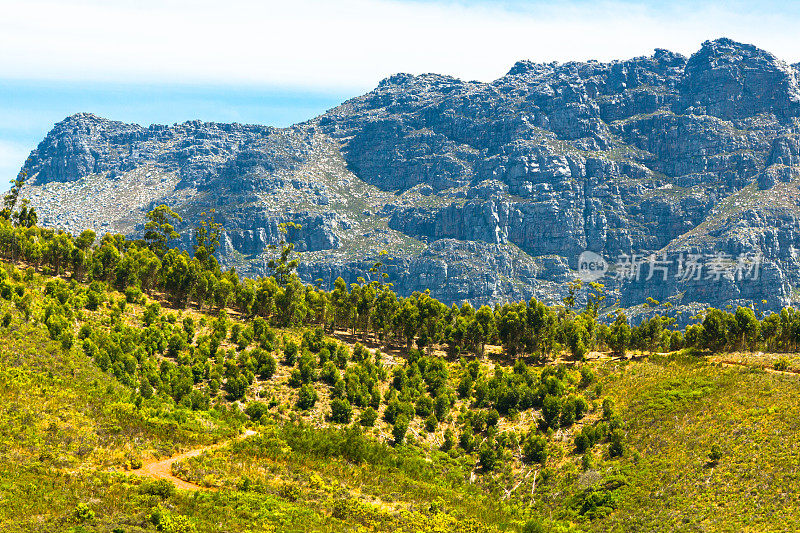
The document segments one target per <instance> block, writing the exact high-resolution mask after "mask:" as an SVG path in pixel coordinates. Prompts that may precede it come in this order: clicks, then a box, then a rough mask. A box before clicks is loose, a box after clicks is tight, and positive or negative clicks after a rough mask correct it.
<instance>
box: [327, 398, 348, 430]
mask: <svg viewBox="0 0 800 533" xmlns="http://www.w3.org/2000/svg"><path fill="white" fill-rule="evenodd" d="M352 416H353V408H352V407H351V406H350V402H348V401H347V399H343V398H334V399H333V400H332V401H331V420H332V421H333V422H336V423H338V424H348V423H350V418H351V417H352Z"/></svg>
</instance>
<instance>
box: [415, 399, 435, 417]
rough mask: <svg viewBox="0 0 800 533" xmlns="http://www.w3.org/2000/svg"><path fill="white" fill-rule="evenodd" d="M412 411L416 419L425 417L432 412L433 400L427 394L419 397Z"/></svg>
mask: <svg viewBox="0 0 800 533" xmlns="http://www.w3.org/2000/svg"><path fill="white" fill-rule="evenodd" d="M414 410H415V411H416V413H417V416H418V417H420V418H425V417H427V416H428V415H429V414H431V413H432V412H433V398H431V397H430V396H428V395H427V394H425V395H423V396H420V397H419V399H418V400H417V403H416V405H415V406H414Z"/></svg>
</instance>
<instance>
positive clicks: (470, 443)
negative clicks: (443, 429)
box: [458, 425, 475, 453]
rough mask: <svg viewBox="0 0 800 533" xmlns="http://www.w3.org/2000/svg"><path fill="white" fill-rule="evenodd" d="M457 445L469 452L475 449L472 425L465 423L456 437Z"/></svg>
mask: <svg viewBox="0 0 800 533" xmlns="http://www.w3.org/2000/svg"><path fill="white" fill-rule="evenodd" d="M458 445H459V446H461V448H462V449H463V450H464V451H465V452H467V453H469V452H471V451H472V450H473V449H475V435H474V434H473V433H472V426H470V425H467V426H466V427H465V428H464V430H463V431H462V432H461V435H460V436H459V437H458Z"/></svg>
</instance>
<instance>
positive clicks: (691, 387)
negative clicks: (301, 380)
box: [0, 280, 800, 532]
mask: <svg viewBox="0 0 800 533" xmlns="http://www.w3.org/2000/svg"><path fill="white" fill-rule="evenodd" d="M33 285H34V287H33V288H34V289H36V288H37V287H39V288H40V286H41V280H39V281H37V282H35V283H34V284H33ZM0 307H2V309H0V313H4V312H5V311H6V310H7V309H10V308H11V304H10V303H8V302H4V303H3V304H2V305H0ZM129 307H130V309H129V310H128V313H129V314H130V317H131V320H133V317H135V316H138V315H140V314H141V308H138V307H137V306H129ZM12 314H13V316H14V318H13V320H12V322H11V324H10V326H9V327H8V328H0V339H1V342H2V349H0V524H1V525H2V526H3V528H4V529H5V530H6V531H10V532H14V531H32V530H39V531H63V530H73V531H112V530H114V529H115V528H119V529H122V530H124V531H126V532H131V531H155V530H156V528H155V526H153V525H152V523H151V521H150V520H149V518H148V517H149V516H150V515H151V514H152V513H154V512H156V513H158V512H164V513H171V514H173V515H186V516H191V517H192V520H193V521H194V522H195V524H196V526H197V530H198V531H208V532H211V531H219V530H221V529H224V530H225V531H251V532H256V531H342V530H347V529H350V530H358V528H360V527H374V528H376V529H378V530H397V531H436V530H438V531H454V530H459V529H458V528H461V529H460V530H461V531H473V530H474V531H483V530H485V528H484V527H483V526H480V527H479V526H478V522H484V523H486V524H492V525H494V526H496V527H497V528H499V529H511V530H514V529H516V528H517V527H518V526H519V525H520V524H521V523H522V522H523V521H524V519H525V518H526V517H528V516H531V515H538V516H544V517H548V518H551V519H552V520H551V521H548V523H550V524H552V525H559V526H560V527H561V528H563V529H567V528H571V527H574V528H576V529H581V530H597V531H606V530H619V531H641V530H663V531H671V530H676V529H682V530H688V531H718V530H723V531H726V530H728V531H739V530H752V531H770V530H785V529H789V530H792V529H797V528H798V527H800V519H798V518H797V516H798V513H797V510H798V503H797V502H798V492H800V488H798V483H797V478H798V468H800V461H798V459H800V458H799V457H798V452H797V451H796V450H795V449H794V445H793V443H795V442H797V438H798V432H799V431H798V430H799V429H800V428H798V425H799V424H800V423H798V421H797V420H796V416H795V414H796V412H797V408H798V406H799V404H800V388H799V387H798V379H800V376H795V375H792V374H779V373H767V372H764V371H762V370H756V369H753V368H748V367H722V366H717V365H712V364H707V363H706V361H705V360H704V359H702V358H696V357H689V356H681V355H677V354H673V355H672V356H670V357H651V358H649V359H643V360H639V361H629V362H609V361H605V362H593V363H589V364H591V365H592V366H593V367H594V368H595V371H596V373H597V374H598V376H599V380H600V383H601V384H602V386H603V392H602V397H604V398H606V397H607V398H611V399H613V400H614V402H615V404H616V406H617V410H618V412H619V414H620V415H621V416H622V419H623V420H624V421H625V424H626V426H625V431H626V435H627V441H626V453H625V455H624V457H623V458H621V459H614V460H611V459H609V458H608V453H607V446H608V445H607V444H601V445H597V446H595V448H594V449H593V450H592V452H590V457H591V459H590V460H588V461H584V460H583V458H582V456H580V455H577V454H575V452H574V449H573V447H572V432H574V431H576V430H578V429H579V428H580V424H578V425H576V426H575V427H574V428H573V429H572V431H566V432H564V431H563V430H561V431H558V432H556V434H554V435H553V436H552V437H551V441H550V452H551V453H550V459H549V460H548V463H547V465H546V466H545V467H543V468H540V467H530V466H524V465H521V464H519V463H516V462H514V463H513V466H512V467H509V468H508V469H505V470H503V469H501V471H500V472H497V473H495V474H481V473H480V472H477V478H476V479H475V482H474V483H470V482H469V481H467V480H468V478H469V476H470V474H471V473H472V472H473V466H474V456H473V457H472V458H470V457H466V458H465V457H455V458H452V457H449V456H447V455H446V454H442V453H439V452H435V451H428V452H424V453H420V451H419V449H418V448H416V447H406V449H400V450H399V451H396V450H390V449H388V448H387V449H386V452H385V453H386V454H387V456H389V459H388V460H385V461H370V460H367V461H366V462H364V463H362V464H354V463H352V462H349V461H347V460H345V459H344V458H342V457H333V458H330V457H326V458H322V457H319V456H315V455H314V454H313V453H307V452H303V451H297V450H295V451H293V450H292V449H291V447H289V446H288V445H287V444H286V435H285V434H284V433H282V430H281V426H280V424H275V423H273V422H268V423H267V424H265V425H262V426H259V427H258V429H259V431H261V432H262V433H263V436H261V437H255V438H254V439H253V440H246V441H241V442H237V443H236V444H231V445H228V446H224V447H222V448H220V449H218V450H215V451H214V452H211V453H208V454H205V455H203V456H201V457H198V458H195V459H191V460H188V461H185V462H183V463H182V464H180V465H179V466H178V467H177V469H176V472H177V473H178V474H179V475H180V476H181V477H183V478H185V479H191V480H195V481H197V482H200V483H205V484H209V485H215V486H217V487H220V489H221V490H219V491H215V492H203V493H188V492H185V493H184V492H177V493H175V492H173V491H170V490H168V489H163V487H161V488H160V487H159V486H157V485H153V484H152V483H151V482H148V481H143V480H141V479H139V478H136V477H131V476H128V475H126V474H125V473H124V465H125V463H126V462H128V461H130V460H131V459H132V458H136V457H147V456H151V455H154V456H166V455H170V454H171V453H173V452H174V451H176V450H178V449H185V448H191V447H195V446H198V445H201V444H203V443H210V442H215V441H218V440H222V439H226V438H229V437H230V436H232V435H234V434H236V433H237V432H238V431H239V429H240V428H239V426H240V424H241V418H238V417H236V416H232V415H231V414H230V412H229V411H221V410H213V409H212V410H211V411H208V412H192V411H187V410H185V409H179V408H175V407H174V406H173V405H171V404H170V403H169V402H168V401H165V400H149V401H146V402H145V403H143V404H142V405H141V407H139V408H137V407H136V406H135V404H134V403H133V402H131V400H130V391H129V390H128V389H126V388H125V387H124V386H122V385H120V384H118V383H117V382H116V380H115V379H114V378H113V377H111V376H110V375H108V374H105V373H103V372H101V371H100V370H99V369H97V368H96V366H95V365H94V363H93V362H92V361H90V360H89V359H88V358H86V357H85V356H84V355H83V353H82V352H81V351H80V350H79V349H77V348H73V349H72V350H70V351H69V352H64V351H63V350H62V348H61V346H60V344H57V343H55V342H53V341H51V340H50V339H49V338H48V336H47V332H46V329H45V328H44V327H43V326H41V325H37V324H35V323H33V322H32V323H25V322H24V321H23V320H22V319H21V317H20V316H18V315H17V314H16V312H13V313H12ZM97 319H98V320H101V319H102V317H101V316H99V317H97ZM286 334H287V335H294V333H292V332H287V333H286ZM747 361H748V362H751V363H753V364H757V363H758V359H757V358H756V357H750V358H749V359H747ZM458 366H459V365H458V363H455V362H454V363H451V379H453V380H455V379H457V378H458V376H459V368H458ZM488 370H489V369H488V368H487V371H488ZM282 374H285V372H283V371H282ZM284 379H285V377H284ZM280 381H281V380H280V378H279V379H278V380H277V382H275V383H269V384H267V385H266V388H265V390H266V391H268V392H269V393H270V394H280V395H281V396H282V397H283V398H285V399H287V400H289V399H291V398H292V397H293V396H292V395H293V394H295V391H294V390H293V389H291V388H289V387H288V386H286V385H285V384H281V383H280ZM262 386H265V385H264V384H262ZM320 387H323V386H322V385H320ZM325 394H326V393H324V392H323V393H322V395H323V401H321V402H320V404H321V406H324V405H325V402H324V395H325ZM590 399H591V398H590ZM597 403H598V402H595V405H594V409H593V410H592V411H591V412H590V413H589V415H588V416H587V418H586V419H585V420H584V421H583V423H584V424H588V423H591V422H593V421H594V420H596V419H598V418H599V416H600V411H601V409H600V407H599V405H597ZM287 404H288V401H287ZM459 408H460V406H457V408H456V409H459ZM320 409H322V407H320ZM274 416H275V417H276V418H280V419H283V420H285V419H286V418H289V417H291V416H295V413H293V412H292V411H291V410H288V411H286V412H284V413H283V416H278V415H277V414H275V415H274ZM304 416H306V419H307V420H309V421H316V423H317V424H320V425H322V421H323V418H322V416H321V413H320V412H315V413H309V414H307V415H304ZM504 423H505V422H504ZM528 423H529V420H528V419H527V418H525V417H522V418H521V419H520V420H519V422H518V425H519V426H527V424H528ZM417 424H418V421H417ZM387 429H388V428H387V427H381V426H380V424H379V427H378V429H376V430H372V431H374V432H375V435H376V436H378V435H380V434H381V432H383V433H385V432H386V431H387ZM511 429H514V428H513V427H512V428H511ZM418 431H420V430H419V429H418ZM421 434H422V435H423V436H424V434H423V433H421ZM431 438H433V437H432V436H429V437H426V439H431ZM712 444H718V445H719V446H720V449H721V451H722V458H721V459H720V461H719V462H718V464H711V463H709V461H708V458H707V454H708V452H709V451H710V449H711V446H712ZM423 449H427V447H424V448H423ZM531 472H533V474H531ZM534 480H536V484H535V486H534V483H533V482H534ZM614 480H622V482H619V481H614ZM517 483H519V484H517ZM512 488H513V489H514V492H513V493H512V495H511V497H510V498H508V499H503V496H504V494H505V491H506V490H509V489H512ZM242 489H247V490H242ZM597 494H599V495H601V496H603V495H610V498H611V500H610V501H612V500H613V503H612V504H611V505H610V509H609V513H608V514H607V515H604V514H603V513H601V514H599V515H597V516H596V517H595V518H594V519H591V518H590V517H589V516H585V515H581V513H580V506H581V502H582V501H584V500H585V499H586V498H587V497H588V496H591V495H597ZM79 503H86V504H88V506H89V508H90V509H92V510H93V511H94V513H95V517H94V518H93V519H90V520H86V521H83V522H81V521H80V520H78V519H77V518H76V517H75V515H74V512H75V509H76V506H77V505H78V504H79ZM431 503H433V506H431ZM470 519H472V521H470Z"/></svg>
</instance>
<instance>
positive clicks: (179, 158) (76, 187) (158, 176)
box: [23, 39, 800, 312]
mask: <svg viewBox="0 0 800 533" xmlns="http://www.w3.org/2000/svg"><path fill="white" fill-rule="evenodd" d="M799 75H800V71H799V70H798V65H793V66H790V65H788V64H786V63H785V62H782V61H780V60H779V59H777V58H776V57H775V56H773V55H772V54H770V53H768V52H765V51H763V50H760V49H758V48H756V47H755V46H752V45H747V44H741V43H736V42H734V41H731V40H729V39H718V40H715V41H708V42H706V43H704V44H703V45H702V48H701V49H700V50H699V51H698V52H697V53H695V54H693V55H692V56H691V57H689V58H687V57H684V56H682V55H680V54H675V53H672V52H669V51H667V50H661V49H659V50H656V51H655V53H654V54H653V55H652V56H650V57H639V58H634V59H630V60H625V61H614V62H611V63H600V62H594V61H590V62H585V63H579V62H570V63H564V64H560V63H548V64H541V63H533V62H530V61H520V62H517V63H516V64H515V65H514V66H513V67H512V68H511V70H510V71H509V72H508V73H507V74H506V75H505V76H503V77H502V78H499V79H497V80H495V81H493V82H490V83H481V82H465V81H462V80H459V79H456V78H452V77H449V76H443V75H438V74H424V75H419V76H414V75H410V74H397V75H394V76H392V77H390V78H387V79H385V80H383V81H382V82H381V83H380V84H379V85H378V87H377V88H376V89H374V90H373V91H371V92H369V93H367V94H365V95H362V96H359V97H356V98H353V99H351V100H349V101H347V102H344V103H343V104H341V105H340V106H338V107H336V108H334V109H332V110H330V111H328V112H326V113H325V114H323V115H321V116H319V117H317V118H314V119H312V120H310V121H308V122H305V123H302V124H298V125H296V126H292V127H290V128H283V129H280V128H271V127H264V126H252V125H240V124H215V123H205V122H199V121H193V122H186V123H183V124H176V125H173V126H157V125H154V126H150V127H148V128H144V127H141V126H137V125H131V124H123V123H119V122H113V121H109V120H105V119H101V118H99V117H96V116H94V115H90V114H78V115H74V116H71V117H68V118H67V119H65V120H64V121H62V122H61V123H59V124H57V125H56V126H55V127H54V129H53V130H52V131H51V132H50V133H49V134H48V135H47V137H46V138H45V139H44V140H43V141H42V142H41V143H40V144H39V146H38V147H37V149H36V150H34V151H33V152H32V153H31V156H30V157H29V159H28V160H27V162H26V163H25V166H24V168H23V170H24V171H25V172H26V173H27V175H28V176H29V177H28V179H27V181H26V184H25V187H24V190H23V195H24V196H27V197H29V198H31V199H32V202H33V204H34V205H35V206H36V207H37V209H38V210H39V212H40V214H41V220H42V222H43V223H45V224H48V225H53V226H58V227H63V228H65V229H68V230H70V231H80V230H82V229H84V227H93V228H94V229H96V230H98V231H101V232H102V231H115V232H122V233H125V234H137V232H139V231H140V228H141V224H142V221H143V216H144V213H145V212H146V211H147V210H148V209H150V208H151V207H152V206H153V205H155V204H157V203H167V204H169V205H171V206H172V207H173V208H174V209H175V210H176V211H177V212H178V213H180V214H181V215H182V216H184V219H185V221H186V222H185V228H183V229H184V230H186V229H188V228H191V227H192V226H193V223H194V221H196V218H197V215H198V214H199V213H200V212H202V211H206V210H208V209H209V208H212V207H213V208H215V209H216V211H217V214H218V218H219V220H220V221H221V222H222V223H223V225H224V227H225V230H226V232H225V237H224V239H223V241H224V242H223V250H222V254H221V256H220V259H221V260H222V262H223V263H225V264H227V265H229V266H236V267H237V270H239V271H240V272H242V273H244V274H247V275H258V274H265V273H268V271H269V269H268V268H267V266H266V264H267V262H268V258H269V257H270V254H271V253H272V252H271V250H270V249H269V245H270V244H274V243H276V242H277V241H278V239H279V238H280V237H279V232H278V224H279V223H280V222H284V221H289V220H291V221H295V222H298V223H300V224H301V225H302V229H301V230H298V231H295V232H293V234H292V235H290V237H291V239H292V240H293V242H295V243H296V244H297V247H298V249H299V250H301V251H302V252H303V257H302V259H303V263H302V265H301V267H300V269H299V272H300V273H301V275H302V276H303V277H304V279H306V280H307V281H309V282H313V281H315V280H318V279H319V280H321V283H322V284H324V285H331V284H332V282H333V280H335V279H336V277H337V276H342V277H344V278H345V279H346V280H347V281H355V279H356V278H357V277H359V276H365V277H368V276H367V273H366V272H367V270H368V268H369V266H371V264H372V262H374V260H375V259H376V258H377V257H378V254H379V252H380V251H381V250H386V251H387V252H388V257H389V258H391V259H388V260H387V261H386V262H387V270H388V272H389V274H390V276H391V280H392V281H393V282H394V283H395V288H396V289H397V290H398V292H400V293H404V294H407V293H410V292H411V291H413V290H424V289H426V288H430V289H431V292H432V294H433V295H434V296H436V297H438V298H440V299H441V300H443V301H446V302H452V303H459V302H461V301H464V300H468V301H470V302H472V303H473V304H481V303H492V302H498V301H505V300H514V299H519V298H528V297H530V296H537V297H539V298H541V299H545V300H548V301H551V302H552V301H557V300H559V299H560V298H561V297H562V296H563V295H564V294H565V292H566V282H567V281H569V280H571V279H574V278H575V277H576V275H578V272H577V270H576V269H578V267H579V264H578V257H579V256H580V254H581V253H582V252H583V251H585V250H590V251H593V252H596V253H598V254H600V255H602V256H603V257H605V258H606V259H607V261H608V262H609V263H610V264H612V265H613V264H614V263H620V262H624V259H625V258H626V257H627V258H630V257H635V258H639V259H641V260H643V261H644V263H645V264H644V265H642V270H641V271H640V274H641V276H640V279H635V277H634V276H620V275H619V274H620V272H621V270H620V268H621V267H620V268H617V269H616V273H617V274H618V276H617V277H618V278H620V279H616V278H615V277H612V276H610V275H606V276H605V277H603V278H601V279H600V281H602V282H604V283H605V284H606V285H607V287H608V289H609V290H610V291H611V294H612V299H619V301H620V305H623V306H626V307H630V306H636V305H638V304H641V303H642V302H643V301H644V300H645V298H646V297H647V296H653V297H655V298H657V299H659V300H661V301H665V302H666V301H668V302H670V304H671V305H672V308H673V309H683V310H685V311H687V312H688V311H692V310H694V309H696V308H699V307H701V306H703V305H708V304H712V305H717V306H725V305H728V304H731V305H736V304H748V305H758V306H760V307H765V308H767V307H768V308H771V309H777V308H779V307H780V306H783V305H789V304H791V303H793V302H794V295H795V293H796V291H795V287H797V286H798V284H799V283H800V268H798V267H800V265H798V262H797V257H796V256H797V253H796V248H797V247H800V222H798V211H800V203H798V202H800V190H798V185H800V172H798V171H799V170H800V87H799V86H798V76H799ZM184 233H185V234H187V232H185V231H184ZM186 244H187V245H188V244H189V242H188V241H187V243H186ZM652 254H659V256H662V257H663V258H664V259H665V260H666V261H669V262H670V267H671V268H672V270H670V271H669V273H668V274H669V275H668V276H667V279H666V280H665V279H663V278H661V277H660V276H655V277H654V276H650V279H649V280H648V279H645V278H647V277H648V274H651V272H649V271H648V268H649V267H650V266H652V265H651V264H650V263H648V260H647V258H648V257H650V256H651V255H652ZM681 254H683V255H681ZM687 254H696V255H698V256H701V257H702V258H704V260H705V261H706V264H705V265H704V266H705V268H706V269H707V270H708V269H710V268H711V266H712V265H711V263H709V261H712V260H713V259H714V258H715V257H718V256H722V257H724V258H725V261H726V262H725V265H726V268H725V272H724V273H723V275H721V276H717V278H718V279H715V277H714V276H713V275H712V276H709V274H708V272H702V273H701V276H700V278H699V279H694V278H692V277H690V278H686V276H681V275H680V274H681V272H680V271H679V268H680V266H681V263H679V261H680V260H681V259H680V258H681V257H686V256H687ZM743 255H746V256H747V257H750V258H752V257H756V256H757V257H759V264H758V267H759V268H758V273H757V275H756V276H751V278H753V279H750V278H748V279H744V277H743V276H742V275H739V274H740V273H737V271H736V270H735V268H734V267H735V265H736V259H737V258H739V257H742V256H743ZM751 262H752V261H751ZM617 267H619V265H617ZM612 270H614V269H613V268H612ZM737 278H738V279H737ZM656 281H657V283H656ZM762 300H765V301H766V303H762Z"/></svg>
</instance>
